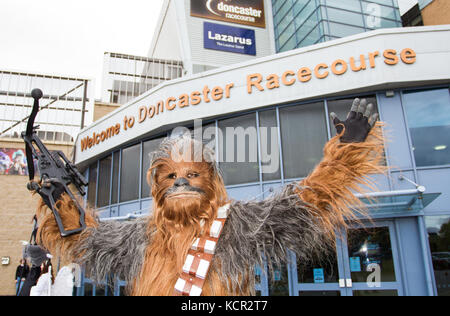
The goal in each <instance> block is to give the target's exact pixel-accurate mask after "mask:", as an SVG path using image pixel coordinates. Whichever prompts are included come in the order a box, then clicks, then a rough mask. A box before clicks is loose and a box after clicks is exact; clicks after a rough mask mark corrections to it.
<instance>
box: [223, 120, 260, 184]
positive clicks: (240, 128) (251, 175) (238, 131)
mask: <svg viewBox="0 0 450 316" xmlns="http://www.w3.org/2000/svg"><path fill="white" fill-rule="evenodd" d="M219 130H220V133H219V162H220V168H221V169H222V172H223V178H224V181H225V184H226V185H232V184H240V183H249V182H256V181H259V164H258V139H257V131H256V115H255V113H252V114H247V115H242V116H239V117H235V118H231V119H227V120H223V121H219Z"/></svg>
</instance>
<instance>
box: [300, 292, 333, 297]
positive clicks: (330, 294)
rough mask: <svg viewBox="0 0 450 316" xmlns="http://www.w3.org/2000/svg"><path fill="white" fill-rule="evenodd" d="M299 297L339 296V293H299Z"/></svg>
mask: <svg viewBox="0 0 450 316" xmlns="http://www.w3.org/2000/svg"><path fill="white" fill-rule="evenodd" d="M298 295H299V296H341V292H339V291H300V292H298Z"/></svg>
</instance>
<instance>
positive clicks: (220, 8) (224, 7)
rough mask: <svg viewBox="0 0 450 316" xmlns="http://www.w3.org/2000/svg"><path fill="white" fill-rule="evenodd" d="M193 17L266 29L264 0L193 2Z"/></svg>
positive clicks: (195, 0) (196, 0) (204, 0)
mask: <svg viewBox="0 0 450 316" xmlns="http://www.w3.org/2000/svg"><path fill="white" fill-rule="evenodd" d="M191 16H195V17H200V18H204V19H210V20H217V21H223V22H229V23H238V24H244V25H250V26H255V27H261V28H266V17H265V13H264V0H191Z"/></svg>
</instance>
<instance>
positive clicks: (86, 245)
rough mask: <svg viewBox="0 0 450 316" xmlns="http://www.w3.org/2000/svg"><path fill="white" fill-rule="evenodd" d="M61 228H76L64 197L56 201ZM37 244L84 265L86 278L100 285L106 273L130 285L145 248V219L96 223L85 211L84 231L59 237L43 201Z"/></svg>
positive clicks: (75, 216)
mask: <svg viewBox="0 0 450 316" xmlns="http://www.w3.org/2000/svg"><path fill="white" fill-rule="evenodd" d="M57 209H58V212H59V213H60V215H61V218H62V220H63V222H64V225H65V227H68V228H69V229H70V228H71V227H77V225H78V211H77V209H76V206H75V205H74V203H73V202H72V200H71V198H70V197H69V196H68V195H63V196H62V199H61V200H59V201H58V202H57ZM38 218H39V230H38V234H37V241H38V243H39V244H40V245H42V246H43V247H45V248H46V249H48V250H49V251H50V253H52V254H53V255H54V256H60V257H61V259H63V261H68V262H74V263H79V264H81V265H85V267H86V272H87V275H89V277H90V278H91V279H92V280H94V281H96V282H98V283H101V282H104V281H105V278H106V276H107V275H108V274H114V275H115V276H117V277H119V278H120V279H121V280H124V281H127V282H130V283H131V282H132V281H133V280H134V278H135V277H136V276H137V275H138V273H139V271H140V269H141V267H142V263H143V258H144V254H145V249H146V247H147V245H148V235H147V233H146V231H147V219H146V218H144V219H139V220H135V221H126V222H100V221H98V220H97V219H96V217H95V215H94V213H93V212H92V211H87V212H86V224H87V226H88V228H87V229H86V230H84V231H83V232H82V233H81V234H77V235H72V236H69V237H64V238H62V237H61V235H60V233H59V229H58V226H57V224H56V221H55V218H54V216H53V214H52V213H51V212H49V210H48V208H47V206H46V205H45V203H44V202H42V203H41V207H40V209H39V211H38Z"/></svg>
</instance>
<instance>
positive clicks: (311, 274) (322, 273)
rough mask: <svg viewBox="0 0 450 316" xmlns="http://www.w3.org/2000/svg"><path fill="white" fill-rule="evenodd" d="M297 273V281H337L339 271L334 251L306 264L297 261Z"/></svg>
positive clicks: (320, 282)
mask: <svg viewBox="0 0 450 316" xmlns="http://www.w3.org/2000/svg"><path fill="white" fill-rule="evenodd" d="M325 257H326V258H325ZM297 274H298V283H315V284H322V283H338V282H339V271H338V264H337V256H336V253H335V252H334V253H332V254H330V255H328V256H324V259H322V260H316V261H312V262H310V263H308V264H304V263H302V262H299V261H297Z"/></svg>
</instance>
